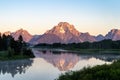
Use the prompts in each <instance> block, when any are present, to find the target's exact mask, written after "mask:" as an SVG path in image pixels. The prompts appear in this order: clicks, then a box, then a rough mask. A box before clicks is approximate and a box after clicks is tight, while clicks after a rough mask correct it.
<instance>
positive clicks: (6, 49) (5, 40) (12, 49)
mask: <svg viewBox="0 0 120 80" xmlns="http://www.w3.org/2000/svg"><path fill="white" fill-rule="evenodd" d="M33 57H34V55H33V53H32V51H31V49H30V48H28V45H27V43H25V42H24V41H23V38H22V36H21V35H20V36H19V37H18V40H14V38H13V37H12V36H10V35H7V36H6V35H4V34H3V35H1V36H0V61H4V60H16V59H26V58H33Z"/></svg>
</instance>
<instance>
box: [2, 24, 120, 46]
mask: <svg viewBox="0 0 120 80" xmlns="http://www.w3.org/2000/svg"><path fill="white" fill-rule="evenodd" d="M3 34H4V35H6V36H8V35H11V36H12V37H13V38H14V39H15V40H18V37H19V36H20V35H21V36H22V37H23V40H24V41H25V42H28V43H30V44H40V43H46V44H53V43H65V44H67V43H80V42H96V41H102V40H104V39H111V40H113V41H116V40H120V30H119V29H112V30H111V31H109V32H108V33H107V34H106V35H105V36H103V35H101V34H99V35H98V36H93V35H90V34H89V33H88V32H86V33H82V32H79V31H78V30H77V29H76V28H75V26H74V25H72V24H70V23H68V22H60V23H58V24H57V25H56V26H54V27H53V28H52V29H50V30H48V31H46V32H45V33H44V34H42V35H41V34H38V35H31V34H30V33H29V32H28V31H27V30H24V29H19V30H17V31H15V32H10V31H7V32H4V33H1V35H3Z"/></svg>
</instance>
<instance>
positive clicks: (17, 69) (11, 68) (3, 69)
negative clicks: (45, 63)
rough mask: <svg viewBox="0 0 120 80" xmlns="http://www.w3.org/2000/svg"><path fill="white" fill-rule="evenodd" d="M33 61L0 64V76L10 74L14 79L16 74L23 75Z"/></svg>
mask: <svg viewBox="0 0 120 80" xmlns="http://www.w3.org/2000/svg"><path fill="white" fill-rule="evenodd" d="M32 63H33V60H16V61H3V62H0V74H6V73H7V74H11V75H12V77H14V76H15V75H16V74H18V73H19V74H22V73H25V72H26V70H27V69H28V68H29V67H30V66H31V65H32Z"/></svg>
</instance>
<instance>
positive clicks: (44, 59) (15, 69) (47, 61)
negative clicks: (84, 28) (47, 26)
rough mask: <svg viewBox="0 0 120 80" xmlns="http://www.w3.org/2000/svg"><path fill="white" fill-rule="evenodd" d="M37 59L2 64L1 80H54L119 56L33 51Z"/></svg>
mask: <svg viewBox="0 0 120 80" xmlns="http://www.w3.org/2000/svg"><path fill="white" fill-rule="evenodd" d="M33 52H34V55H35V58H33V59H24V60H13V61H1V62H0V80H54V79H56V78H58V76H59V75H60V74H61V73H65V72H66V71H69V70H72V71H75V70H80V69H82V68H83V67H88V66H95V65H102V64H105V63H106V64H110V63H111V62H113V61H114V60H115V59H119V58H120V55H119V54H116V55H115V54H97V53H96V54H97V55H96V54H79V55H78V54H75V53H70V52H64V51H57V50H55V51H52V50H39V49H33Z"/></svg>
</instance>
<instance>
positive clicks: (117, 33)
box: [105, 29, 120, 41]
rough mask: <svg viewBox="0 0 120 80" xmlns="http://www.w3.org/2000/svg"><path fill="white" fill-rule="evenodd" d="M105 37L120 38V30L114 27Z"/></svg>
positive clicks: (114, 39)
mask: <svg viewBox="0 0 120 80" xmlns="http://www.w3.org/2000/svg"><path fill="white" fill-rule="evenodd" d="M105 39H112V40H113V41H116V40H120V30H118V29H112V30H111V31H109V32H108V34H106V36H105Z"/></svg>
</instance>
